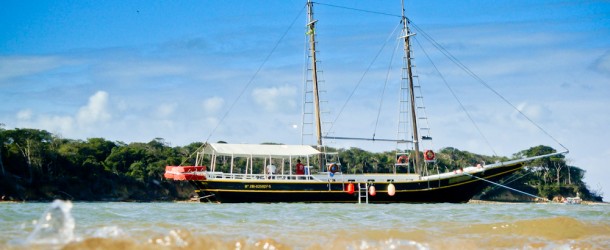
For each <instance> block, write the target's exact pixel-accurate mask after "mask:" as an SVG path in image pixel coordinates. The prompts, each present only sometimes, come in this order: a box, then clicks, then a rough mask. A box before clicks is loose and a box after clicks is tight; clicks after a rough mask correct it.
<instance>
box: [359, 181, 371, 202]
mask: <svg viewBox="0 0 610 250" xmlns="http://www.w3.org/2000/svg"><path fill="white" fill-rule="evenodd" d="M362 198H364V201H365V203H366V204H369V183H368V182H365V183H358V204H360V203H362Z"/></svg>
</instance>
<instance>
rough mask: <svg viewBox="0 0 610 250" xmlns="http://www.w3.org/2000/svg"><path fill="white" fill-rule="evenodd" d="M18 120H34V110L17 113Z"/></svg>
mask: <svg viewBox="0 0 610 250" xmlns="http://www.w3.org/2000/svg"><path fill="white" fill-rule="evenodd" d="M17 119H18V120H21V121H28V120H30V119H32V110H30V109H24V110H20V111H19V112H17Z"/></svg>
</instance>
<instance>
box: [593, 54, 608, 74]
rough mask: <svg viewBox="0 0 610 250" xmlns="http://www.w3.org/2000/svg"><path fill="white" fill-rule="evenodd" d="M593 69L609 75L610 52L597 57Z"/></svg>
mask: <svg viewBox="0 0 610 250" xmlns="http://www.w3.org/2000/svg"><path fill="white" fill-rule="evenodd" d="M594 67H595V69H596V70H598V71H600V72H602V73H604V74H608V75H610V51H609V52H606V53H605V54H604V55H602V56H601V57H599V59H597V61H596V62H595V66H594Z"/></svg>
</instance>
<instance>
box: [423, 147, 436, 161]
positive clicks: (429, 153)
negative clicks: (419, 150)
mask: <svg viewBox="0 0 610 250" xmlns="http://www.w3.org/2000/svg"><path fill="white" fill-rule="evenodd" d="M435 157H436V156H435V155H434V152H433V151H432V150H426V152H425V153H424V159H426V161H434V158H435Z"/></svg>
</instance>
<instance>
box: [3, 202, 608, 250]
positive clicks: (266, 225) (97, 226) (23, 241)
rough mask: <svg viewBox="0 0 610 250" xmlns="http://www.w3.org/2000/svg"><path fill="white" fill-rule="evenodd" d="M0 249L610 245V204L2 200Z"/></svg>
mask: <svg viewBox="0 0 610 250" xmlns="http://www.w3.org/2000/svg"><path fill="white" fill-rule="evenodd" d="M0 221H1V222H2V223H0V230H1V231H2V232H3V233H2V234H1V235H0V249H473V248H494V249H498V248H500V249H501V248H507V249H514V248H521V249H529V248H535V249H558V248H561V249H610V206H608V205H563V204H386V205H372V204H368V205H367V204H199V203H71V204H70V203H62V202H55V203H53V204H51V203H2V204H0Z"/></svg>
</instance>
